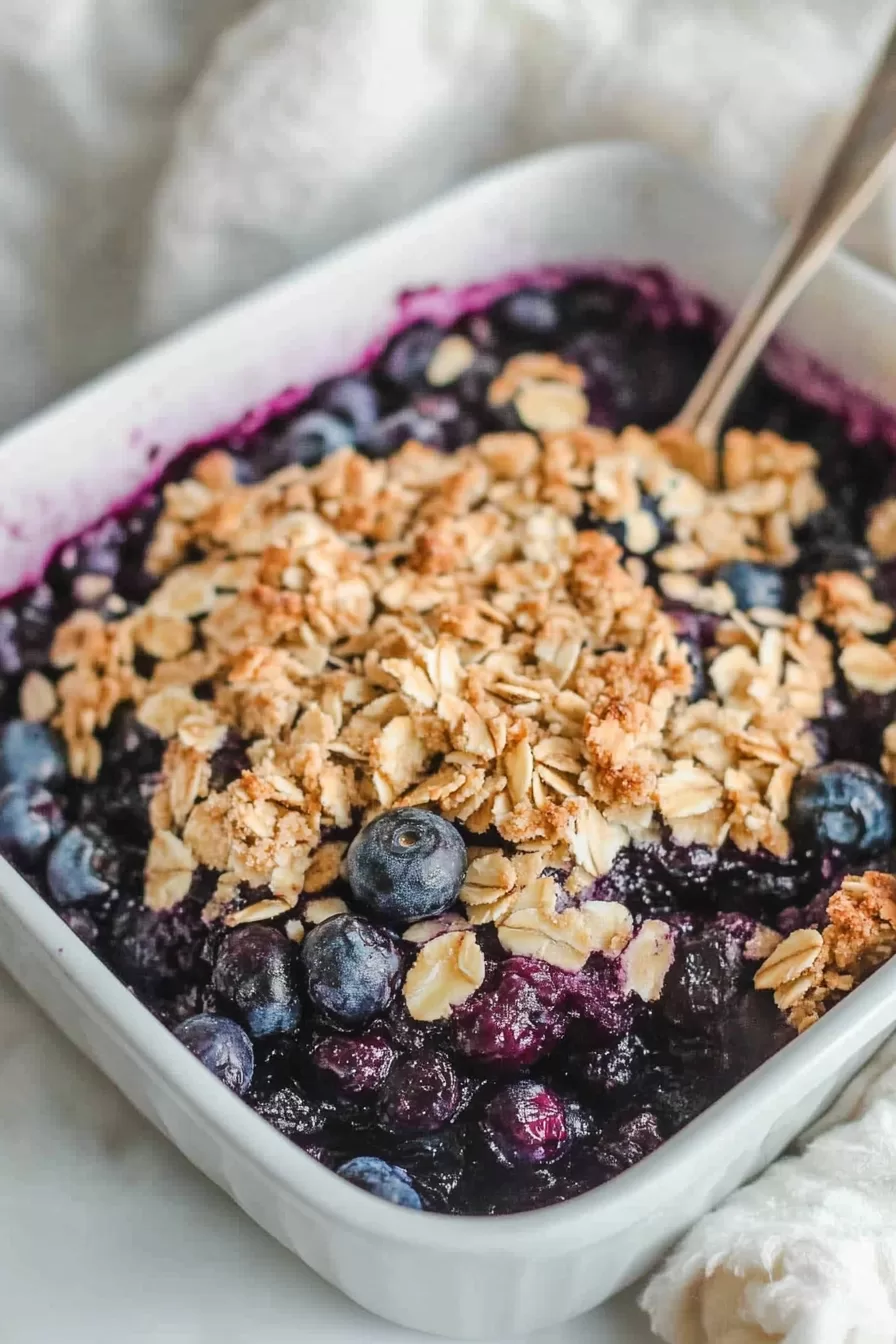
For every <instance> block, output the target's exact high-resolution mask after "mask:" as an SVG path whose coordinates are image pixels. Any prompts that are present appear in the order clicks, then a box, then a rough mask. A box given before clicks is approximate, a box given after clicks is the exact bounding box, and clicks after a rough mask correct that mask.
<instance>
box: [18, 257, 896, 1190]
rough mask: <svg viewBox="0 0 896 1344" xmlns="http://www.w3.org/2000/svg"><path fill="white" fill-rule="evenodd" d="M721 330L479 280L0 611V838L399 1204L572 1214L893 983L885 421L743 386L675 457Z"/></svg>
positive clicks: (305, 1134)
mask: <svg viewBox="0 0 896 1344" xmlns="http://www.w3.org/2000/svg"><path fill="white" fill-rule="evenodd" d="M720 330H721V317H720V315H719V313H718V312H717V311H716V310H715V309H714V308H713V306H712V305H711V304H709V303H708V302H706V301H704V300H701V299H699V298H696V297H695V296H693V295H692V294H688V293H685V292H684V291H682V290H681V289H680V288H679V287H678V286H677V285H676V284H675V283H674V282H673V281H672V280H670V279H669V278H668V277H666V276H664V275H662V274H661V273H659V272H657V271H655V270H652V269H647V268H643V269H641V270H628V271H623V270H612V271H609V270H608V271H607V272H606V273H601V274H596V275H592V276H583V275H567V276H565V277H564V276H560V275H554V276H553V277H552V278H551V279H550V280H549V281H543V282H542V281H539V283H537V284H535V283H526V284H522V283H519V282H517V283H516V284H515V285H514V284H507V285H504V286H503V287H501V288H500V291H499V293H498V296H497V297H495V296H494V294H492V295H488V296H485V297H483V294H482V292H480V293H479V299H478V301H477V302H474V303H471V304H470V305H469V306H467V308H466V310H464V308H463V305H461V307H460V309H459V315H457V313H455V314H453V315H452V319H451V320H449V321H444V322H441V321H436V320H431V319H426V318H420V319H418V320H416V321H413V322H411V323H410V324H409V325H405V326H404V327H403V328H402V329H400V330H399V331H397V332H396V333H395V334H394V335H393V336H392V337H391V338H389V339H388V340H387V341H386V342H385V343H384V344H383V345H382V347H381V348H380V349H379V350H378V352H376V353H375V355H374V356H373V357H372V358H371V360H370V361H369V362H368V364H367V365H366V366H365V368H364V369H362V370H361V371H360V372H357V373H354V374H351V375H348V376H344V377H338V378H333V379H331V380H329V381H328V382H325V383H322V384H320V385H319V386H318V387H316V388H315V389H313V390H312V391H311V392H310V394H308V395H307V396H306V397H304V398H303V400H302V401H301V403H300V404H299V405H298V406H296V407H295V408H294V409H292V410H291V411H289V412H283V411H282V410H280V411H277V412H276V413H274V414H272V416H271V417H270V418H269V419H268V420H267V422H266V423H264V424H263V425H262V426H261V427H260V428H257V427H256V428H251V429H245V428H244V429H239V428H237V429H235V430H233V431H231V432H228V433H226V434H222V435H221V436H220V438H219V439H218V440H216V441H215V442H214V443H212V444H206V445H204V446H203V447H201V448H193V449H190V450H188V451H187V452H185V453H184V454H183V455H182V456H181V457H180V458H179V459H178V460H177V462H176V463H175V464H174V465H173V467H171V468H170V469H169V470H168V471H167V473H166V475H165V477H164V479H163V480H162V481H161V482H160V483H159V484H158V486H156V487H154V488H152V489H149V490H147V491H146V492H145V493H144V494H143V495H142V496H141V497H140V498H139V499H138V500H137V501H136V502H135V503H134V504H133V505H132V506H131V507H130V508H129V509H128V510H126V511H125V512H123V513H121V514H118V515H116V516H114V517H109V518H107V519H105V520H104V521H102V522H101V523H99V524H97V525H96V526H95V527H93V528H91V529H90V530H89V531H88V532H86V533H85V534H83V535H82V536H80V537H79V538H77V539H76V540H74V541H72V542H69V543H67V544H65V545H63V546H62V547H61V548H60V549H59V550H58V551H57V552H56V554H55V555H54V557H53V559H52V560H51V562H50V564H49V566H48V568H47V571H46V573H45V575H44V577H43V579H42V580H41V582H40V583H38V584H37V585H36V586H35V587H33V588H31V589H30V590H28V591H26V592H22V593H20V594H18V595H17V596H16V597H14V598H11V599H9V600H8V601H7V602H6V604H5V605H3V606H2V607H0V692H2V700H0V709H2V725H0V850H2V852H3V854H4V855H5V856H6V857H7V858H8V859H9V860H10V862H12V863H13V864H14V865H16V867H18V868H19V869H20V870H21V871H22V872H23V873H25V874H26V875H27V876H28V878H29V880H31V881H32V882H33V884H34V885H35V887H36V888H37V889H38V890H39V891H40V892H41V894H42V895H43V897H44V898H45V899H46V900H47V901H48V902H49V903H50V904H51V905H52V906H53V908H54V909H56V910H57V911H58V913H59V914H60V916H61V918H62V919H63V920H65V921H66V923H67V924H68V925H69V926H70V927H71V928H72V929H73V930H74V931H75V932H76V933H77V935H78V936H79V937H80V938H82V939H83V940H84V941H85V942H87V943H88V944H89V945H90V946H91V947H93V948H94V949H95V951H96V952H97V954H98V955H99V956H100V957H101V958H102V959H103V960H104V961H105V962H106V964H107V965H108V966H109V967H110V968H111V969H112V970H113V971H114V972H115V974H116V975H118V976H119V977H120V979H121V980H122V981H123V982H124V983H125V984H126V985H127V986H128V987H129V988H130V989H131V990H132V992H133V993H134V994H135V995H137V996H138V998H139V999H140V1000H141V1001H142V1002H143V1003H144V1004H145V1005H146V1006H147V1008H148V1009H149V1010H150V1011H152V1012H153V1013H154V1014H155V1015H156V1016H157V1017H158V1018H159V1019H160V1020H161V1021H162V1022H163V1023H164V1024H165V1025H166V1026H168V1027H169V1028H170V1029H171V1030H172V1031H173V1033H174V1034H175V1036H176V1037H177V1039H178V1040H179V1041H181V1042H182V1043H183V1045H184V1046H185V1047H186V1048H187V1049H189V1050H190V1051H192V1052H193V1054H194V1055H195V1056H196V1057H197V1059H199V1060H200V1061H201V1062H202V1063H203V1064H204V1065H205V1066H206V1067H207V1068H208V1069H210V1070H211V1071H212V1072H213V1073H214V1074H215V1075H216V1076H217V1077H218V1078H219V1079H220V1080H221V1081H222V1082H223V1083H224V1084H225V1085H226V1086H227V1087H229V1088H231V1089H232V1090H233V1091H234V1092H235V1093H237V1094H238V1095H240V1096H242V1097H243V1098H244V1100H245V1101H246V1103H247V1104H249V1105H250V1106H252V1107H253V1108H254V1109H255V1110H256V1111H257V1112H258V1113H259V1114H260V1115H262V1116H263V1117H265V1118H266V1119H267V1120H268V1121H270V1123H271V1124H273V1125H275V1126H276V1127H277V1128H278V1129H279V1130H280V1131H281V1132H282V1133H283V1134H285V1135H286V1136H287V1137H288V1138H290V1139H291V1140H293V1141H294V1142H295V1143H296V1144H298V1145H300V1146H301V1147H302V1148H303V1149H304V1150H305V1151H306V1152H308V1153H310V1154H312V1155H313V1156H314V1157H315V1158H317V1159H318V1160H319V1161H320V1162H322V1163H324V1164H326V1165H327V1166H328V1167H330V1168H332V1169H333V1170H335V1171H337V1172H339V1173H340V1174H341V1175H342V1176H343V1177H344V1178H345V1179H346V1180H348V1181H351V1182H353V1183H354V1184H355V1185H357V1186H360V1187H361V1188H363V1189H365V1190H368V1191H371V1192H373V1193H374V1194H376V1195H378V1196H380V1197H382V1198H384V1199H387V1200H390V1201H392V1202H394V1203H396V1204H399V1205H403V1206H406V1207H408V1208H412V1209H421V1208H422V1209H428V1210H432V1211H436V1212H444V1213H476V1214H485V1213H511V1212H516V1211H519V1210H523V1209H529V1208H535V1207H539V1206H542V1205H546V1204H551V1203H555V1202H557V1201H561V1200H566V1199H569V1198H571V1197H573V1196H574V1195H576V1194H579V1193H581V1192H583V1191H586V1190H589V1189H591V1188H593V1187H594V1186H597V1185H599V1184H601V1183H602V1182H604V1181H606V1180H608V1179H610V1178H611V1177H612V1176H614V1175H615V1174H617V1173H618V1172H620V1171H622V1170H624V1169H625V1168H627V1167H629V1166H631V1165H632V1164H633V1163H635V1162H637V1161H638V1160H639V1159H640V1158H641V1157H643V1156H644V1155H645V1154H647V1153H649V1152H650V1151H651V1150H653V1149H654V1148H656V1147H657V1145H658V1144H660V1143H661V1142H662V1141H663V1139H665V1138H667V1137H668V1136H669V1135H671V1134H672V1133H674V1132H675V1131H676V1130H678V1129H680V1128H681V1127H682V1126H683V1125H684V1124H686V1123H687V1122H688V1121H689V1120H690V1119H691V1118H692V1117H694V1116H695V1115H697V1114H698V1113H699V1112H700V1111H701V1110H703V1109H704V1108H705V1107H706V1106H708V1105H709V1104H710V1103H711V1102H712V1101H713V1100H715V1099H716V1098H717V1097H719V1096H720V1095H721V1094H722V1093H723V1092H725V1091H726V1090H727V1089H729V1088H730V1087H731V1086H732V1085H733V1084H734V1083H736V1082H737V1081H738V1080H739V1079H741V1078H743V1077H744V1076H745V1075H746V1074H747V1073H749V1072H750V1071H751V1070H753V1069H754V1068H755V1067H756V1066H757V1065H758V1064H760V1063H761V1062H762V1061H763V1060H764V1059H766V1058H767V1057H768V1056H769V1055H771V1054H772V1053H773V1052H774V1051H775V1050H777V1049H778V1048H780V1047H781V1045H782V1044H784V1043H785V1042H786V1041H787V1040H788V1039H790V1038H791V1037H792V1036H793V1035H794V1034H795V1033H796V1032H798V1031H802V1030H803V1029H805V1028H807V1027H809V1026H810V1025H811V1024H813V1023H814V1022H816V1021H817V1020H818V1018H819V1017H821V1016H822V1015H823V1014H824V1013H825V1012H827V1011H828V1010H829V1009H830V1008H831V1007H832V1006H834V1005H835V1004H836V1003H837V1002H838V1000H839V999H841V998H842V997H843V996H844V995H845V994H847V993H848V992H849V991H850V990H851V989H852V988H853V987H854V986H855V985H856V984H857V983H859V982H860V981H861V980H862V979H864V978H865V977H866V976H867V975H868V974H870V973H871V972H872V971H873V970H874V969H875V968H876V967H877V966H878V965H880V964H881V963H882V962H883V961H885V960H886V959H887V958H888V957H889V956H890V955H891V954H892V952H893V951H894V949H896V876H894V874H896V862H894V858H896V835H894V795H893V788H892V785H893V783H894V782H896V629H894V625H896V471H894V465H893V458H892V447H891V445H892V443H893V442H894V441H896V434H894V431H893V423H892V421H891V420H890V418H889V416H888V414H887V412H886V411H885V410H883V409H882V408H879V407H875V406H873V405H872V404H871V403H870V402H868V401H867V399H865V398H863V397H862V396H861V394H859V393H857V392H856V391H855V390H854V389H849V388H845V387H843V386H842V385H841V384H839V383H838V382H837V381H836V379H834V378H833V377H832V376H830V375H826V374H825V373H824V371H821V370H818V369H815V368H814V367H813V368H811V369H810V368H809V367H808V365H807V366H805V368H804V373H805V375H806V376H805V378H804V379H803V383H802V384H800V380H799V379H798V378H793V377H791V378H788V377H785V376H784V374H783V373H782V372H781V368H778V367H777V366H776V364H775V358H776V357H775V355H774V352H773V357H772V360H771V362H770V363H769V364H768V365H767V366H766V367H765V368H764V369H763V370H760V371H759V372H758V373H757V374H756V375H755V377H754V378H753V380H752V382H751V384H750V385H749V387H748V388H747V390H746V392H745V393H744V395H743V397H742V398H741V401H740V403H739V405H738V407H737V408H736V413H735V416H734V419H733V424H734V425H735V426H736V427H733V428H730V429H729V430H728V431H727V433H726V435H725V437H724V441H723V444H722V447H721V450H720V453H719V454H718V455H716V454H714V453H710V452H708V451H707V450H706V449H704V448H702V447H701V446H700V445H699V444H698V443H696V442H695V441H693V440H692V439H690V438H688V436H687V435H685V434H683V433H682V432H680V431H679V430H677V429H675V428H674V427H671V428H670V427H669V424H670V421H671V420H672V418H673V416H674V414H675V412H676V410H677V408H678V406H679V405H680V404H681V403H682V402H683V401H684V399H685V397H686V395H687V393H688V391H689V390H690V388H691V386H692V385H693V383H694V381H695V379H696V377H697V375H698V374H699V372H700V370H701V368H702V367H703V365H704V364H705V362H706V360H707V358H708V356H709V353H710V351H711V350H712V347H713V345H714V343H715V341H716V340H717V339H718V335H719V332H720ZM781 367H783V365H782V366H781Z"/></svg>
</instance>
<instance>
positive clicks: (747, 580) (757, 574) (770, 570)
mask: <svg viewBox="0 0 896 1344" xmlns="http://www.w3.org/2000/svg"><path fill="white" fill-rule="evenodd" d="M715 577H716V578H717V579H721V580H722V582H723V583H727V585H728V587H729V588H730V589H731V591H732V593H733V594H734V600H735V602H736V603H737V605H738V606H739V607H740V609H741V611H749V610H750V608H751V607H772V608H774V609H776V610H779V611H780V610H781V609H783V607H784V606H785V604H786V601H787V584H786V582H785V579H784V575H783V574H782V573H781V571H780V569H775V567H774V566H773V565H755V564H751V563H750V561H749V560H732V561H731V562H730V563H729V564H727V565H721V566H720V567H719V569H717V570H716V574H715Z"/></svg>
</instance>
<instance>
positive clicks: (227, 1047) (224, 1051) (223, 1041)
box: [174, 1013, 255, 1096]
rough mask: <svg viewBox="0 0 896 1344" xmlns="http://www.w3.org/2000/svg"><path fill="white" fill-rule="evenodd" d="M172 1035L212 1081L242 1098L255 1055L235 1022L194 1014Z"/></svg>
mask: <svg viewBox="0 0 896 1344" xmlns="http://www.w3.org/2000/svg"><path fill="white" fill-rule="evenodd" d="M174 1034H175V1036H176V1037H177V1039H178V1040H179V1041H180V1043H181V1045H185V1046H186V1047H187V1049H188V1050H190V1051H191V1052H192V1053H193V1054H194V1055H195V1056H196V1058H197V1059H198V1060H199V1062H200V1063H201V1064H204V1065H205V1067H206V1068H207V1069H209V1070H210V1071H211V1072H212V1073H213V1074H214V1075H215V1077H216V1078H220V1080H221V1082H222V1083H226V1085H227V1086H228V1087H229V1088H230V1089H231V1091H232V1092H237V1093H239V1094H240V1096H242V1094H243V1093H244V1092H245V1091H246V1089H247V1088H248V1086H249V1084H250V1083H251V1082H252V1071H253V1069H254V1068H255V1051H254V1050H253V1049H252V1042H251V1041H250V1040H249V1037H248V1036H247V1035H246V1033H245V1032H244V1031H243V1029H242V1027H241V1026H240V1025H239V1024H238V1023H237V1022H233V1021H232V1020H231V1019H230V1018H229V1017H218V1015H217V1014H216V1013H198V1014H197V1015H196V1016H195V1017H188V1018H187V1020H186V1022H181V1024H180V1026H179V1027H178V1028H177V1029H176V1030H175V1032H174Z"/></svg>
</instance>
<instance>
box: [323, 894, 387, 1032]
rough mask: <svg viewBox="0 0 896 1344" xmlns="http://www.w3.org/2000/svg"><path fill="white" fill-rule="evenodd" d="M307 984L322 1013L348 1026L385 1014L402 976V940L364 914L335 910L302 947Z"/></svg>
mask: <svg viewBox="0 0 896 1344" xmlns="http://www.w3.org/2000/svg"><path fill="white" fill-rule="evenodd" d="M300 953H301V962H302V971H303V974H304V980H305V989H306V992H307V994H308V998H309V999H310V1000H311V1003H312V1004H313V1005H314V1007H315V1008H316V1009H317V1011H318V1012H320V1013H323V1014H324V1015H325V1016H326V1017H329V1018H332V1019H333V1021H335V1022H339V1023H340V1024H343V1025H345V1026H357V1025H360V1024H361V1023H363V1022H368V1021H369V1020H370V1018H372V1017H375V1016H376V1014H377V1013H381V1012H382V1011H383V1009H384V1008H386V1007H387V1006H388V1004H389V1003H390V1001H391V999H392V996H393V994H394V993H395V990H396V989H397V988H398V982H399V980H400V978H401V968H402V962H401V953H400V951H399V946H398V941H397V939H396V938H394V937H393V935H392V934H391V933H388V932H387V931H386V930H385V929H379V928H376V927H375V926H374V925H373V924H371V923H370V922H369V921H368V920H366V919H362V918H361V917H360V915H334V916H333V917H332V918H331V919H326V920H324V922H323V924H318V925H317V927H316V928H314V929H312V930H311V932H310V933H309V934H308V936H307V938H306V939H305V941H304V942H303V943H302V946H301V949H300Z"/></svg>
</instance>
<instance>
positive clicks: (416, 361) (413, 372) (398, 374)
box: [379, 321, 445, 390]
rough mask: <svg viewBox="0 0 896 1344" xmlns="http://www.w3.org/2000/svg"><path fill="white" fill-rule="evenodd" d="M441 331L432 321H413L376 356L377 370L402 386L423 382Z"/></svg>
mask: <svg viewBox="0 0 896 1344" xmlns="http://www.w3.org/2000/svg"><path fill="white" fill-rule="evenodd" d="M444 334H445V333H444V332H443V331H442V329H441V327H437V326H436V325H435V323H434V322H425V321H424V322H414V323H413V325H412V326H410V327H406V328H405V329H404V331H401V332H399V333H398V335H397V336H393V338H392V340H391V341H390V342H389V344H388V345H387V346H386V349H385V350H384V351H383V353H382V355H381V356H380V360H379V367H380V371H381V372H382V373H383V375H384V376H385V377H386V378H388V380H389V382H390V383H394V384H395V386H396V387H399V388H401V389H402V390H407V389H409V388H412V387H414V386H415V385H416V384H420V383H422V382H423V381H424V379H425V376H426V366H427V364H428V363H429V361H430V359H431V358H432V356H433V353H434V352H435V350H436V347H437V346H438V345H439V344H440V342H441V340H442V337H443V336H444Z"/></svg>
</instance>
